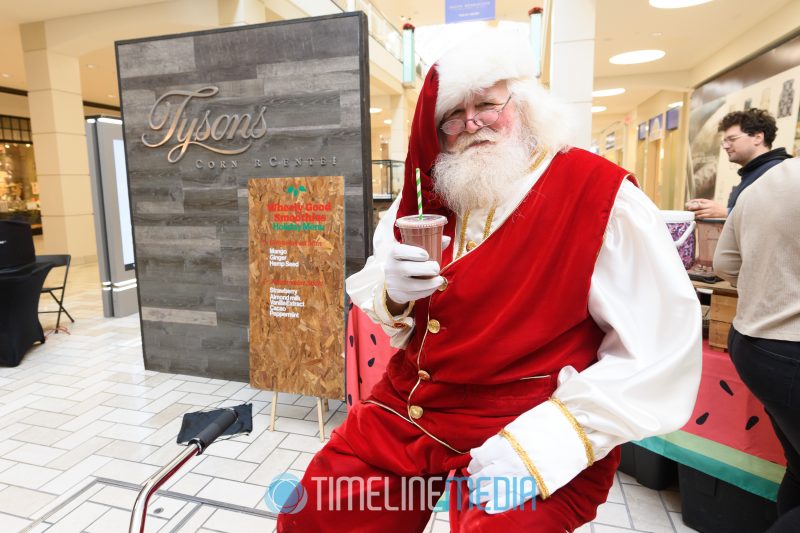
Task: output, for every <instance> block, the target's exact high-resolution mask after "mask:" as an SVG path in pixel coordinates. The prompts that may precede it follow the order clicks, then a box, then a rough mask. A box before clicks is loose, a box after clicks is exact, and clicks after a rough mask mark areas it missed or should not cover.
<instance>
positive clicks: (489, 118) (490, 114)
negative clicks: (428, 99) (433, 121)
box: [440, 94, 513, 135]
mask: <svg viewBox="0 0 800 533" xmlns="http://www.w3.org/2000/svg"><path fill="white" fill-rule="evenodd" d="M511 96H513V95H510V94H509V95H508V100H506V102H505V103H504V104H503V105H500V104H495V105H496V106H498V105H499V106H500V108H499V109H498V108H496V107H493V108H491V109H484V110H483V111H478V112H477V113H475V114H474V115H473V116H472V118H468V119H466V120H463V119H460V118H454V119H452V120H448V121H446V122H444V123H442V125H441V126H440V129H441V130H442V131H443V132H445V133H446V134H447V135H458V134H459V133H461V132H462V131H464V130H465V129H467V123H468V122H474V123H475V125H476V126H478V127H479V128H485V127H486V126H491V125H492V124H494V123H495V122H497V120H498V119H499V118H500V115H501V114H502V113H503V110H504V109H505V108H506V106H507V105H508V102H510V101H511Z"/></svg>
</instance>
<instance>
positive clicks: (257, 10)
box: [217, 0, 267, 26]
mask: <svg viewBox="0 0 800 533" xmlns="http://www.w3.org/2000/svg"><path fill="white" fill-rule="evenodd" d="M217 4H218V6H219V25H220V26H243V25H245V24H258V23H261V22H266V21H267V14H266V11H265V10H264V2H262V1H261V0H217Z"/></svg>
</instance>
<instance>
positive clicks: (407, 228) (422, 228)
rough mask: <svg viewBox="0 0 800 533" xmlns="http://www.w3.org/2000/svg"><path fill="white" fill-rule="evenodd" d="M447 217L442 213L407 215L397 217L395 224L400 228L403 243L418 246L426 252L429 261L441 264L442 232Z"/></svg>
mask: <svg viewBox="0 0 800 533" xmlns="http://www.w3.org/2000/svg"><path fill="white" fill-rule="evenodd" d="M446 224H447V218H445V217H443V216H442V215H422V220H420V218H419V215H409V216H407V217H402V218H398V219H397V220H396V221H395V225H396V226H397V227H398V228H399V229H400V237H401V238H402V239H403V243H404V244H410V245H412V246H419V247H420V248H424V249H425V250H427V252H428V257H429V258H430V260H431V261H436V262H437V263H439V265H441V264H442V232H443V231H444V227H445V225H446Z"/></svg>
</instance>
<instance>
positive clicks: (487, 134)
mask: <svg viewBox="0 0 800 533" xmlns="http://www.w3.org/2000/svg"><path fill="white" fill-rule="evenodd" d="M497 139H498V134H497V132H495V131H494V130H491V129H489V128H482V129H479V130H478V131H476V132H475V133H471V134H466V135H463V134H462V135H461V136H459V138H458V139H456V143H455V145H454V146H453V148H452V153H458V154H460V153H461V152H463V151H464V150H466V149H467V148H469V147H470V146H472V145H473V144H475V143H479V142H482V141H493V142H494V141H496V140H497Z"/></svg>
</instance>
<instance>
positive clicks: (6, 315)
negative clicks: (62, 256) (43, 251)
mask: <svg viewBox="0 0 800 533" xmlns="http://www.w3.org/2000/svg"><path fill="white" fill-rule="evenodd" d="M51 268H53V265H52V263H30V264H28V265H25V266H22V267H18V268H15V269H6V270H0V366H17V365H18V364H19V363H20V361H21V360H22V357H23V356H24V355H25V352H27V351H28V348H30V347H31V345H32V344H33V343H35V342H44V332H43V331H42V325H41V323H40V322H39V295H40V294H41V291H42V286H43V285H44V280H45V278H46V277H47V273H48V272H50V269H51Z"/></svg>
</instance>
